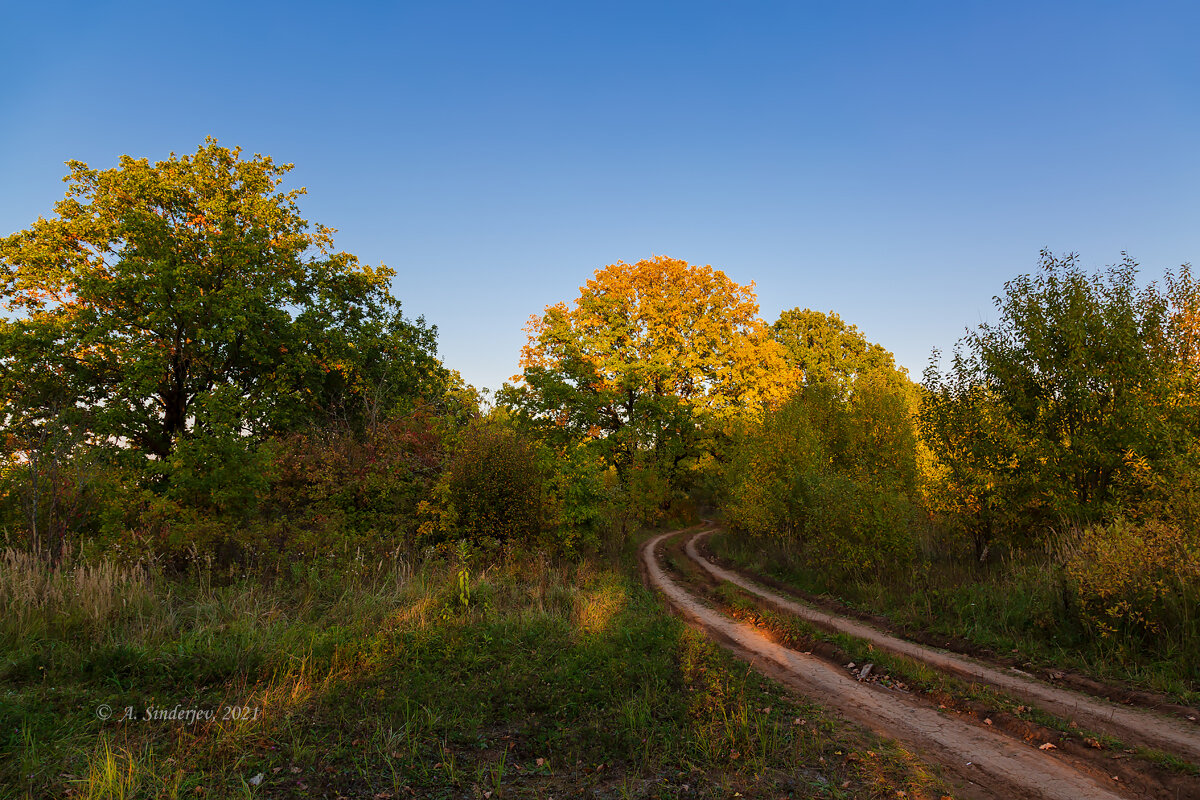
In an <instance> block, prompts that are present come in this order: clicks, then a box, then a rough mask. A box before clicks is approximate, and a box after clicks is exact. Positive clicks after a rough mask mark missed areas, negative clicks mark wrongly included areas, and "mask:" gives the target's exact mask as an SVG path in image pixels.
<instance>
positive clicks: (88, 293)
mask: <svg viewBox="0 0 1200 800" xmlns="http://www.w3.org/2000/svg"><path fill="white" fill-rule="evenodd" d="M68 166H69V170H70V171H69V173H68V174H67V176H66V178H65V179H64V180H65V182H66V183H67V184H68V189H67V193H66V197H65V199H63V200H62V201H60V202H59V203H57V204H56V206H55V207H54V211H55V214H54V216H52V217H51V218H48V219H47V218H39V219H38V220H37V221H36V222H35V223H33V225H31V226H30V227H29V228H28V229H26V230H23V231H19V232H17V233H14V234H12V235H10V236H8V237H6V238H3V239H0V270H2V271H0V293H2V297H3V301H4V306H5V309H6V311H7V312H8V314H9V318H8V319H6V320H4V321H2V322H0V397H3V398H4V407H3V411H2V422H3V424H4V426H5V427H6V429H7V431H8V432H9V433H16V434H20V433H21V432H22V431H25V432H29V431H36V429H38V428H39V426H43V425H45V424H47V423H48V422H50V412H51V409H58V410H59V413H60V414H61V413H62V411H61V410H62V409H66V411H67V413H68V415H69V414H70V413H72V412H78V413H76V419H74V420H73V421H72V420H67V424H72V422H73V424H77V425H86V427H87V430H88V432H89V439H90V441H91V442H92V443H93V444H96V443H107V444H109V445H117V449H118V450H119V451H120V452H122V453H141V454H145V455H147V456H150V457H152V458H153V459H154V460H156V461H163V460H164V459H167V457H168V456H170V455H171V454H172V453H175V452H176V451H177V450H178V448H179V446H180V444H181V443H182V442H184V441H185V440H189V439H203V438H205V437H208V439H210V440H211V439H213V438H214V437H215V438H218V439H221V440H223V441H225V442H236V441H240V440H243V439H246V438H247V437H251V438H252V437H255V436H261V435H265V434H268V433H271V432H275V431H279V430H285V429H288V428H292V427H295V426H297V425H299V424H302V423H304V422H306V421H309V420H313V419H319V418H321V417H323V416H327V415H329V414H331V413H332V414H341V415H354V414H357V413H359V412H360V411H361V410H362V408H363V406H364V405H365V404H366V403H367V401H368V400H370V401H371V402H372V403H374V404H375V406H376V407H379V405H380V404H383V405H389V404H395V403H397V402H400V400H401V399H402V398H406V397H407V398H412V397H416V396H420V395H429V394H437V393H438V392H439V391H440V390H441V387H442V386H443V385H444V383H445V371H444V370H443V369H442V367H441V365H440V363H439V362H438V361H437V360H436V358H435V357H434V353H435V330H434V329H432V328H429V327H426V326H425V324H424V322H423V321H421V320H418V321H416V322H410V321H407V320H405V319H404V318H403V317H402V316H401V314H400V306H399V303H398V302H397V301H396V300H395V299H394V298H393V297H392V296H391V294H390V292H389V289H388V282H389V279H390V278H391V277H392V275H393V273H392V271H391V270H389V269H387V268H386V267H383V266H380V267H377V268H373V267H370V266H366V265H363V264H360V263H359V261H358V260H357V259H356V258H355V257H354V256H353V255H350V254H348V253H344V252H336V251H334V249H333V240H332V234H333V231H332V230H331V229H329V228H326V227H324V226H321V225H310V224H309V223H308V222H307V221H306V220H305V219H303V218H302V217H301V215H300V211H299V208H298V206H297V200H298V198H299V196H300V195H301V194H303V192H304V190H303V189H294V190H291V191H282V190H281V189H280V184H281V182H282V180H283V176H284V175H285V174H286V173H287V172H288V171H289V170H290V169H291V165H290V164H276V163H275V162H274V161H273V160H272V159H271V158H270V157H266V156H259V155H255V156H254V157H253V158H250V159H245V158H243V157H242V156H241V151H240V150H238V149H234V150H229V149H227V148H224V147H221V146H219V145H218V143H217V142H216V141H215V140H212V139H209V140H207V141H206V143H205V144H204V145H203V146H201V147H200V148H199V149H198V150H197V152H196V153H195V154H194V155H190V156H187V155H185V156H182V157H177V156H175V155H174V154H172V155H171V156H170V157H169V158H168V159H166V160H164V161H159V162H157V163H153V164H151V163H150V162H149V161H147V160H145V159H134V158H131V157H129V156H124V157H122V158H121V160H120V164H119V166H117V167H116V168H113V169H92V168H90V167H89V166H88V165H87V164H84V163H82V162H79V161H71V162H68ZM85 411H86V414H85V413H83V412H85ZM16 438H17V439H18V440H19V439H20V436H19V435H18V436H17V437H16ZM210 444H211V442H210ZM18 446H19V445H18ZM219 450H220V448H217V447H215V446H213V447H208V448H207V450H206V449H205V448H201V451H203V452H198V453H195V454H194V455H195V457H196V459H197V460H198V463H203V462H205V460H206V459H208V458H210V457H212V456H214V455H215V454H216V453H217V452H218V451H219Z"/></svg>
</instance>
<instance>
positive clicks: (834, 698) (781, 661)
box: [641, 530, 1124, 800]
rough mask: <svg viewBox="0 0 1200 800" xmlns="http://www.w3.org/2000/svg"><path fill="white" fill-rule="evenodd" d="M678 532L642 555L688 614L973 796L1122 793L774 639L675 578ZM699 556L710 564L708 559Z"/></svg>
mask: <svg viewBox="0 0 1200 800" xmlns="http://www.w3.org/2000/svg"><path fill="white" fill-rule="evenodd" d="M705 533H711V530H709V531H705ZM674 535H676V534H675V533H665V534H661V535H659V536H656V537H654V538H652V539H650V540H648V541H647V542H646V543H645V544H643V545H642V550H641V559H642V564H643V566H644V568H645V570H646V577H647V579H648V580H649V582H650V584H651V585H652V586H653V587H654V588H656V589H657V590H658V591H659V592H661V593H662V594H663V596H664V597H665V598H666V599H667V601H668V602H669V603H670V604H671V605H672V606H673V607H674V608H675V609H676V610H677V611H678V612H679V613H680V614H681V615H682V616H683V617H684V618H685V619H687V620H688V621H689V622H691V623H692V624H694V625H696V626H698V627H699V628H701V629H702V630H704V631H706V632H707V633H708V634H709V635H710V636H712V637H713V638H714V639H716V640H717V641H718V642H720V643H721V644H723V645H724V646H726V647H727V648H729V649H731V650H733V651H734V652H735V653H736V654H737V655H739V656H740V657H742V658H744V659H746V660H748V661H750V662H751V663H753V664H754V665H755V666H756V667H757V668H758V669H759V670H760V671H761V672H764V673H765V674H767V675H769V676H770V677H772V678H774V679H776V680H778V681H780V682H782V683H785V684H787V685H790V686H792V687H794V688H796V689H798V690H800V691H801V692H803V693H804V694H806V695H808V696H809V697H812V698H814V699H817V700H819V701H820V702H821V703H823V704H824V705H826V706H827V707H830V708H833V709H835V710H837V711H838V712H840V713H841V714H842V715H843V716H845V717H847V718H849V719H850V720H852V721H854V722H856V723H858V724H860V725H862V726H864V727H866V728H870V729H871V730H874V731H876V732H877V733H880V734H883V735H885V736H890V737H892V738H895V739H899V740H901V741H904V742H907V743H909V744H911V745H912V746H913V747H914V748H916V749H918V750H920V751H921V752H922V753H923V754H924V755H926V756H927V757H929V758H931V759H932V760H935V761H937V762H939V763H941V764H943V765H944V766H945V767H946V768H948V769H949V770H950V771H951V772H952V773H954V774H955V775H956V776H958V777H959V778H960V779H961V780H962V781H963V782H965V784H966V785H965V786H964V789H965V791H967V792H968V793H969V794H970V795H972V796H974V797H985V798H1012V797H1021V798H1031V799H1032V798H1044V799H1045V800H1092V799H1094V800H1110V799H1111V800H1116V798H1121V797H1124V795H1122V794H1119V793H1117V792H1116V791H1115V790H1114V789H1112V788H1111V786H1109V785H1106V783H1105V781H1106V780H1107V778H1106V776H1099V775H1091V774H1087V773H1086V772H1084V771H1082V768H1081V767H1080V766H1078V765H1075V764H1072V763H1069V762H1068V761H1066V760H1064V759H1062V758H1060V756H1059V755H1058V754H1056V753H1054V752H1053V751H1042V750H1039V749H1038V748H1037V747H1036V745H1030V744H1024V743H1021V742H1018V741H1015V740H1013V739H1009V738H1007V737H1005V736H1003V735H1000V734H998V733H996V732H994V731H992V730H991V729H989V728H987V727H985V726H983V725H979V724H973V723H971V722H968V721H966V720H965V719H962V718H959V717H951V716H948V715H946V714H943V713H940V712H939V711H938V710H936V709H934V708H931V707H929V706H927V705H923V704H921V703H919V702H916V701H915V700H911V699H909V698H906V697H904V696H902V695H899V696H898V695H896V694H894V693H890V692H887V691H885V690H882V689H879V688H877V687H875V686H874V685H872V684H868V683H860V682H858V681H857V680H854V679H853V678H851V677H849V676H848V675H847V674H846V673H844V672H843V671H841V670H839V669H837V668H836V667H834V666H831V665H829V664H827V663H825V662H824V661H822V660H820V659H819V658H816V657H813V656H807V655H804V654H802V653H798V652H796V651H794V650H790V649H788V648H786V647H783V646H781V645H779V644H776V643H775V642H772V641H770V640H769V639H768V638H766V637H765V636H764V635H763V634H762V632H760V631H759V630H758V629H756V628H755V627H753V626H751V625H746V624H743V623H739V622H735V621H733V620H731V619H729V618H728V617H726V616H724V615H723V614H720V613H718V612H717V611H714V610H713V609H712V608H709V607H708V606H707V605H705V604H704V603H703V602H701V601H700V600H699V599H698V598H696V597H695V596H694V595H692V594H691V593H689V592H688V591H686V590H685V589H684V588H683V587H682V586H680V585H679V584H678V583H676V582H675V581H673V580H672V579H671V578H670V577H669V576H668V575H667V574H666V573H665V572H664V571H663V569H662V567H661V566H660V565H659V562H658V558H657V554H656V552H657V549H658V545H659V544H660V543H661V542H662V541H663V540H664V539H667V538H669V537H671V536H674ZM692 551H693V552H694V547H693V548H692ZM689 555H692V553H689ZM693 557H698V554H697V555H696V556H693ZM701 562H702V564H703V563H706V562H704V560H703V559H701ZM709 566H715V565H709ZM706 568H707V567H706ZM718 569H719V568H718ZM714 574H715V573H714ZM721 579H722V580H725V579H726V578H724V577H722V578H721ZM739 585H741V584H740V583H739ZM760 588H761V587H760ZM764 591H765V590H764ZM779 599H783V598H779Z"/></svg>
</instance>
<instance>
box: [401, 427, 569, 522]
mask: <svg viewBox="0 0 1200 800" xmlns="http://www.w3.org/2000/svg"><path fill="white" fill-rule="evenodd" d="M540 462H541V459H540V457H539V452H538V447H537V445H536V443H534V442H533V441H532V440H530V439H529V438H528V437H526V436H525V435H524V434H522V433H520V432H519V431H517V430H514V429H513V428H512V427H510V426H509V425H508V424H507V423H506V422H505V421H503V420H498V419H491V420H478V421H476V422H474V423H472V424H471V425H469V426H468V427H467V428H466V429H465V430H464V431H462V433H461V434H460V436H459V437H458V441H457V444H456V446H455V448H454V452H453V455H452V456H451V457H450V461H449V464H448V465H447V467H446V471H445V474H444V475H443V476H442V478H441V480H440V481H439V482H438V484H437V486H436V487H435V489H434V500H433V501H432V502H426V503H423V504H422V506H421V508H422V510H423V512H424V513H425V514H426V515H427V520H426V522H425V523H424V524H422V526H421V528H420V532H421V535H422V538H423V539H424V540H425V541H427V542H430V543H436V542H443V541H450V540H454V539H466V540H468V541H471V542H479V543H487V542H495V543H499V544H505V543H510V542H511V543H518V544H531V543H533V542H534V541H535V540H536V539H537V538H538V537H539V535H540V534H541V533H542V530H543V503H544V501H545V499H546V498H545V476H544V475H543V469H542V467H541V463H540Z"/></svg>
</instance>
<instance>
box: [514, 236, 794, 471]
mask: <svg viewBox="0 0 1200 800" xmlns="http://www.w3.org/2000/svg"><path fill="white" fill-rule="evenodd" d="M757 313H758V305H757V303H756V301H755V296H754V288H753V284H751V285H750V286H741V285H739V284H737V283H734V282H733V281H731V280H730V279H729V278H728V277H726V276H725V274H724V273H722V272H720V271H719V270H715V269H713V268H712V267H710V266H703V267H700V266H694V265H691V264H688V263H686V262H684V261H680V260H677V259H672V258H667V257H665V256H657V257H654V258H650V259H646V260H643V261H639V262H637V263H636V264H626V263H624V262H617V263H616V264H612V265H610V266H607V267H604V268H603V269H599V270H597V271H596V273H595V276H594V277H593V278H592V279H591V280H589V281H588V282H587V285H585V286H584V287H582V289H581V290H580V294H579V297H578V298H577V299H576V300H575V301H574V304H573V305H571V306H568V305H567V304H566V303H559V304H557V305H554V306H550V307H548V308H547V309H546V311H545V313H544V314H542V315H541V316H534V317H532V318H531V319H530V322H529V325H528V326H527V328H526V330H527V333H528V336H529V341H528V344H527V345H526V346H525V348H524V350H523V351H522V354H521V367H522V369H523V373H522V375H520V376H518V377H517V378H516V379H517V380H520V381H522V385H521V386H520V388H519V389H518V390H517V391H516V392H515V393H513V394H512V395H510V397H511V399H512V400H513V402H514V404H516V405H518V406H519V407H521V408H522V409H523V410H524V411H525V412H526V413H527V414H528V415H530V416H531V417H534V418H537V419H541V420H543V421H546V422H548V423H550V425H552V426H553V428H554V429H556V430H557V431H559V432H561V433H562V434H564V438H566V439H572V440H576V441H581V440H588V439H592V440H603V441H605V442H606V443H607V444H608V446H609V447H610V452H611V455H612V457H613V458H614V460H615V462H616V464H617V465H618V467H619V468H620V469H621V470H622V471H623V472H625V471H627V470H628V468H629V467H630V466H631V465H632V464H633V462H634V461H635V457H636V454H637V453H638V452H640V451H642V452H644V451H648V450H649V451H655V452H657V453H659V454H660V455H661V457H662V458H663V459H665V460H667V461H668V462H670V463H672V464H677V463H678V462H679V461H681V460H683V459H684V458H686V457H688V456H689V455H691V454H694V453H695V452H696V448H697V447H698V440H699V438H700V437H701V436H702V435H703V434H702V432H701V420H703V421H704V422H705V423H707V424H710V425H713V426H719V425H720V424H721V423H722V422H725V421H728V420H730V419H733V418H736V417H740V416H744V415H747V414H749V415H754V414H757V413H759V412H761V409H762V408H763V406H764V405H767V404H771V403H777V402H779V401H781V400H782V399H783V397H784V392H785V387H786V385H787V383H788V367H787V364H786V363H785V362H784V360H783V356H782V351H781V348H780V347H779V345H778V344H777V343H775V342H774V341H773V340H772V339H771V337H770V333H769V330H768V329H767V327H766V325H765V324H764V323H763V322H762V321H761V320H759V319H758V317H757V316H756V315H757Z"/></svg>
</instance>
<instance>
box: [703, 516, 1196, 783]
mask: <svg viewBox="0 0 1200 800" xmlns="http://www.w3.org/2000/svg"><path fill="white" fill-rule="evenodd" d="M709 533H711V532H705V533H701V534H698V535H696V536H693V537H691V538H690V539H689V540H688V543H687V545H686V547H685V550H686V552H687V555H688V557H689V558H690V559H692V560H693V561H695V562H696V563H697V564H699V565H700V566H701V567H703V568H704V569H705V570H706V571H707V572H708V573H709V574H710V575H712V576H713V577H714V578H716V579H717V580H721V581H728V582H730V583H732V584H735V585H736V586H739V587H741V588H742V589H745V590H746V591H747V592H750V593H751V594H753V595H756V596H758V597H760V598H762V599H763V600H765V601H766V602H767V604H769V605H771V606H774V607H775V608H776V609H778V610H781V611H784V612H786V613H788V614H794V615H795V616H797V617H800V618H801V619H804V620H807V621H808V622H811V623H812V624H814V625H816V626H818V627H820V628H823V629H825V630H827V631H832V632H835V633H847V634H850V635H851V636H856V637H858V638H860V639H864V640H866V641H868V642H871V643H872V644H873V645H874V646H875V647H877V648H879V649H881V650H887V651H889V652H892V653H896V654H898V655H902V656H907V657H908V658H912V659H915V660H917V661H923V662H925V663H926V664H929V665H931V666H934V667H937V668H938V669H939V670H942V671H943V672H948V673H951V674H954V675H958V676H959V677H962V678H965V679H967V680H969V681H973V682H976V683H986V684H988V685H991V686H994V687H995V688H997V689H1000V690H1002V691H1004V692H1006V693H1008V694H1010V695H1012V696H1014V697H1017V698H1020V699H1023V700H1028V701H1029V702H1030V703H1032V704H1035V705H1037V706H1038V707H1039V708H1041V709H1042V710H1044V711H1048V712H1050V713H1052V714H1055V715H1056V716H1059V717H1062V718H1064V719H1066V720H1068V721H1074V722H1076V723H1077V724H1079V725H1081V726H1083V727H1085V728H1088V729H1090V730H1094V731H1100V732H1102V733H1108V734H1111V735H1113V736H1116V737H1117V738H1119V739H1121V740H1122V741H1123V742H1125V743H1126V744H1128V745H1134V744H1142V745H1147V746H1151V747H1156V748H1158V749H1160V750H1165V751H1166V752H1169V753H1174V754H1175V755H1178V756H1182V757H1183V758H1186V759H1188V760H1190V761H1193V762H1200V726H1198V725H1196V724H1194V723H1189V722H1187V721H1186V720H1183V719H1175V718H1172V717H1169V716H1166V715H1163V714H1157V713H1155V712H1153V711H1150V710H1149V709H1143V708H1134V707H1130V706H1122V705H1118V704H1117V703H1113V702H1111V701H1108V700H1105V699H1102V698H1097V697H1091V696H1088V695H1085V694H1081V693H1079V692H1073V691H1070V690H1067V689H1061V688H1059V687H1056V686H1050V685H1047V684H1045V683H1043V682H1041V681H1039V680H1036V679H1034V678H1032V677H1030V676H1027V675H1023V674H1021V673H1018V672H1015V671H1004V670H1001V669H997V668H996V667H993V666H990V665H987V664H983V663H980V662H978V661H975V660H973V659H970V658H967V657H965V656H961V655H958V654H957V653H947V652H944V651H941V650H936V649H934V648H932V647H926V646H924V645H920V644H915V643H913V642H908V641H905V640H903V639H898V638H896V637H895V636H891V635H889V634H887V633H884V632H883V631H880V630H878V629H877V628H873V627H871V626H870V625H864V624H863V623H861V622H859V621H857V620H853V619H850V618H848V617H842V616H838V615H836V614H830V613H828V612H826V611H821V610H819V609H816V608H812V607H811V606H807V605H804V604H802V603H798V602H796V601H794V600H792V599H790V598H787V597H785V596H783V595H781V594H779V593H777V592H773V591H771V590H770V589H767V588H765V587H763V586H761V585H759V584H757V583H755V582H753V581H751V580H749V579H748V578H746V577H745V576H743V575H741V574H739V573H737V572H734V571H732V570H728V569H724V568H722V567H720V566H717V565H716V564H714V563H712V562H711V561H709V560H708V559H707V558H705V557H703V556H702V555H701V554H700V552H699V551H698V550H697V547H696V545H697V543H698V542H699V541H701V540H702V539H703V538H704V537H705V536H707V535H708V534H709Z"/></svg>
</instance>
